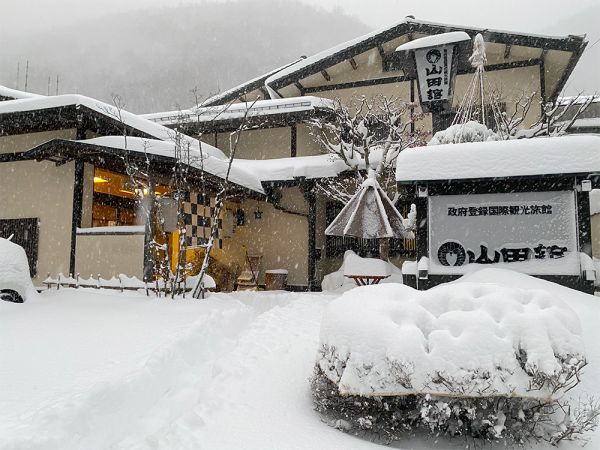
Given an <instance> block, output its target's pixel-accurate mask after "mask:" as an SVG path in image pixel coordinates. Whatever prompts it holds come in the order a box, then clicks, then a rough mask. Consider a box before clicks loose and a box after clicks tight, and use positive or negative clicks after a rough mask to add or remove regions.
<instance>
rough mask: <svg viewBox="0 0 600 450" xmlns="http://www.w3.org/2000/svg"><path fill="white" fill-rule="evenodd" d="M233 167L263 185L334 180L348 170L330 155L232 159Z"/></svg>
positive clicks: (339, 160) (342, 162) (340, 160)
mask: <svg viewBox="0 0 600 450" xmlns="http://www.w3.org/2000/svg"><path fill="white" fill-rule="evenodd" d="M233 166H234V167H243V168H245V169H246V170H248V171H249V172H251V173H253V174H254V175H255V176H256V177H257V178H259V179H260V180H261V181H262V182H263V183H264V182H269V181H292V180H295V179H297V178H307V179H317V178H334V177H337V176H338V175H339V174H341V173H342V172H345V171H347V170H349V168H348V166H347V165H346V163H344V161H342V159H341V158H339V157H337V156H335V155H330V154H323V155H314V156H296V157H293V158H291V157H290V158H276V159H264V160H251V159H234V160H233Z"/></svg>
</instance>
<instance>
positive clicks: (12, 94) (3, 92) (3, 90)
mask: <svg viewBox="0 0 600 450" xmlns="http://www.w3.org/2000/svg"><path fill="white" fill-rule="evenodd" d="M35 97H43V96H42V95H39V94H33V93H31V92H25V91H19V90H17V89H11V88H9V87H6V86H0V98H8V99H15V100H19V99H23V98H35Z"/></svg>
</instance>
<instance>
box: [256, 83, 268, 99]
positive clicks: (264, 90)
mask: <svg viewBox="0 0 600 450" xmlns="http://www.w3.org/2000/svg"><path fill="white" fill-rule="evenodd" d="M258 90H259V91H260V93H261V94H262V95H263V97H264V98H265V99H267V100H268V99H270V98H271V96H270V95H269V93H268V92H267V89H266V88H265V87H264V86H261V87H259V88H258Z"/></svg>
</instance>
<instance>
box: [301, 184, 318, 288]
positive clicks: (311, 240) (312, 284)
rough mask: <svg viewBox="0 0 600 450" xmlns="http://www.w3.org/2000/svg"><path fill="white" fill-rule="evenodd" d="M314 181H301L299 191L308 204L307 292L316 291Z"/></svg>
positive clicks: (315, 200) (315, 201)
mask: <svg viewBox="0 0 600 450" xmlns="http://www.w3.org/2000/svg"><path fill="white" fill-rule="evenodd" d="M314 186H315V184H314V181H312V180H310V181H309V180H302V181H301V182H300V191H301V192H302V194H303V195H304V199H305V200H306V203H307V204H308V270H307V281H308V290H309V292H313V291H315V290H317V288H318V286H317V280H316V273H317V248H316V247H317V196H316V194H315V192H314Z"/></svg>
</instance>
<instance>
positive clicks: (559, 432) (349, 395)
mask: <svg viewBox="0 0 600 450" xmlns="http://www.w3.org/2000/svg"><path fill="white" fill-rule="evenodd" d="M320 339H321V342H320V350H319V353H318V357H317V363H316V367H315V375H314V378H313V380H312V388H313V395H314V400H315V405H316V409H317V411H319V412H320V413H322V414H323V415H324V416H326V417H327V418H328V420H330V421H331V423H332V424H334V425H335V426H337V427H339V428H341V429H344V430H346V431H348V432H352V433H357V434H361V433H370V434H374V435H378V436H380V437H381V438H382V439H383V440H386V441H390V440H394V439H400V438H402V437H405V436H406V434H407V433H408V432H411V431H417V430H426V431H428V432H431V433H433V434H436V435H437V434H446V435H449V436H457V435H467V436H471V437H475V438H481V439H486V440H498V439H506V440H508V441H510V442H516V443H522V442H525V441H527V440H529V439H534V440H540V439H544V440H548V441H550V442H557V441H559V440H562V439H569V438H573V437H575V436H576V435H577V434H578V433H580V432H581V431H582V430H583V429H584V428H585V427H590V426H592V425H593V426H595V421H596V420H597V416H598V413H597V409H596V410H594V409H591V410H589V414H587V413H585V412H584V413H581V414H580V415H579V417H580V418H586V417H587V418H588V419H589V420H588V421H586V420H585V419H584V420H582V422H585V425H584V424H579V425H578V424H577V420H575V421H573V420H572V418H571V414H570V413H569V407H568V406H567V404H566V402H565V401H564V400H563V396H564V394H565V393H566V392H567V391H569V390H570V389H571V388H573V387H574V386H575V385H577V384H578V383H579V380H580V376H581V371H582V368H583V367H584V366H585V364H586V360H585V356H584V353H583V348H582V347H583V345H582V339H581V329H580V324H579V318H578V317H577V315H576V314H575V313H574V311H572V310H571V309H570V308H569V307H568V306H567V305H566V304H565V303H564V302H562V301H561V300H559V299H557V298H555V297H553V296H552V295H551V294H549V293H548V292H546V291H542V290H535V289H513V288H506V287H498V286H493V285H488V284H480V283H467V282H465V283H460V284H451V285H443V286H439V287H437V288H435V289H431V290H429V291H416V290H414V289H412V288H410V287H408V286H403V285H395V284H388V285H379V286H368V287H361V288H357V289H354V290H352V291H349V292H346V293H345V294H344V295H342V296H341V297H340V298H338V299H336V300H334V301H333V302H332V303H331V304H330V305H329V307H328V308H327V310H326V312H325V315H324V317H323V322H322V325H321V338H320ZM586 414H587V415H586ZM573 417H575V418H576V417H577V415H573ZM590 421H591V422H590ZM590 424H591V425H590ZM569 426H570V427H571V428H572V429H571V431H566V430H567V429H569Z"/></svg>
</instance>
